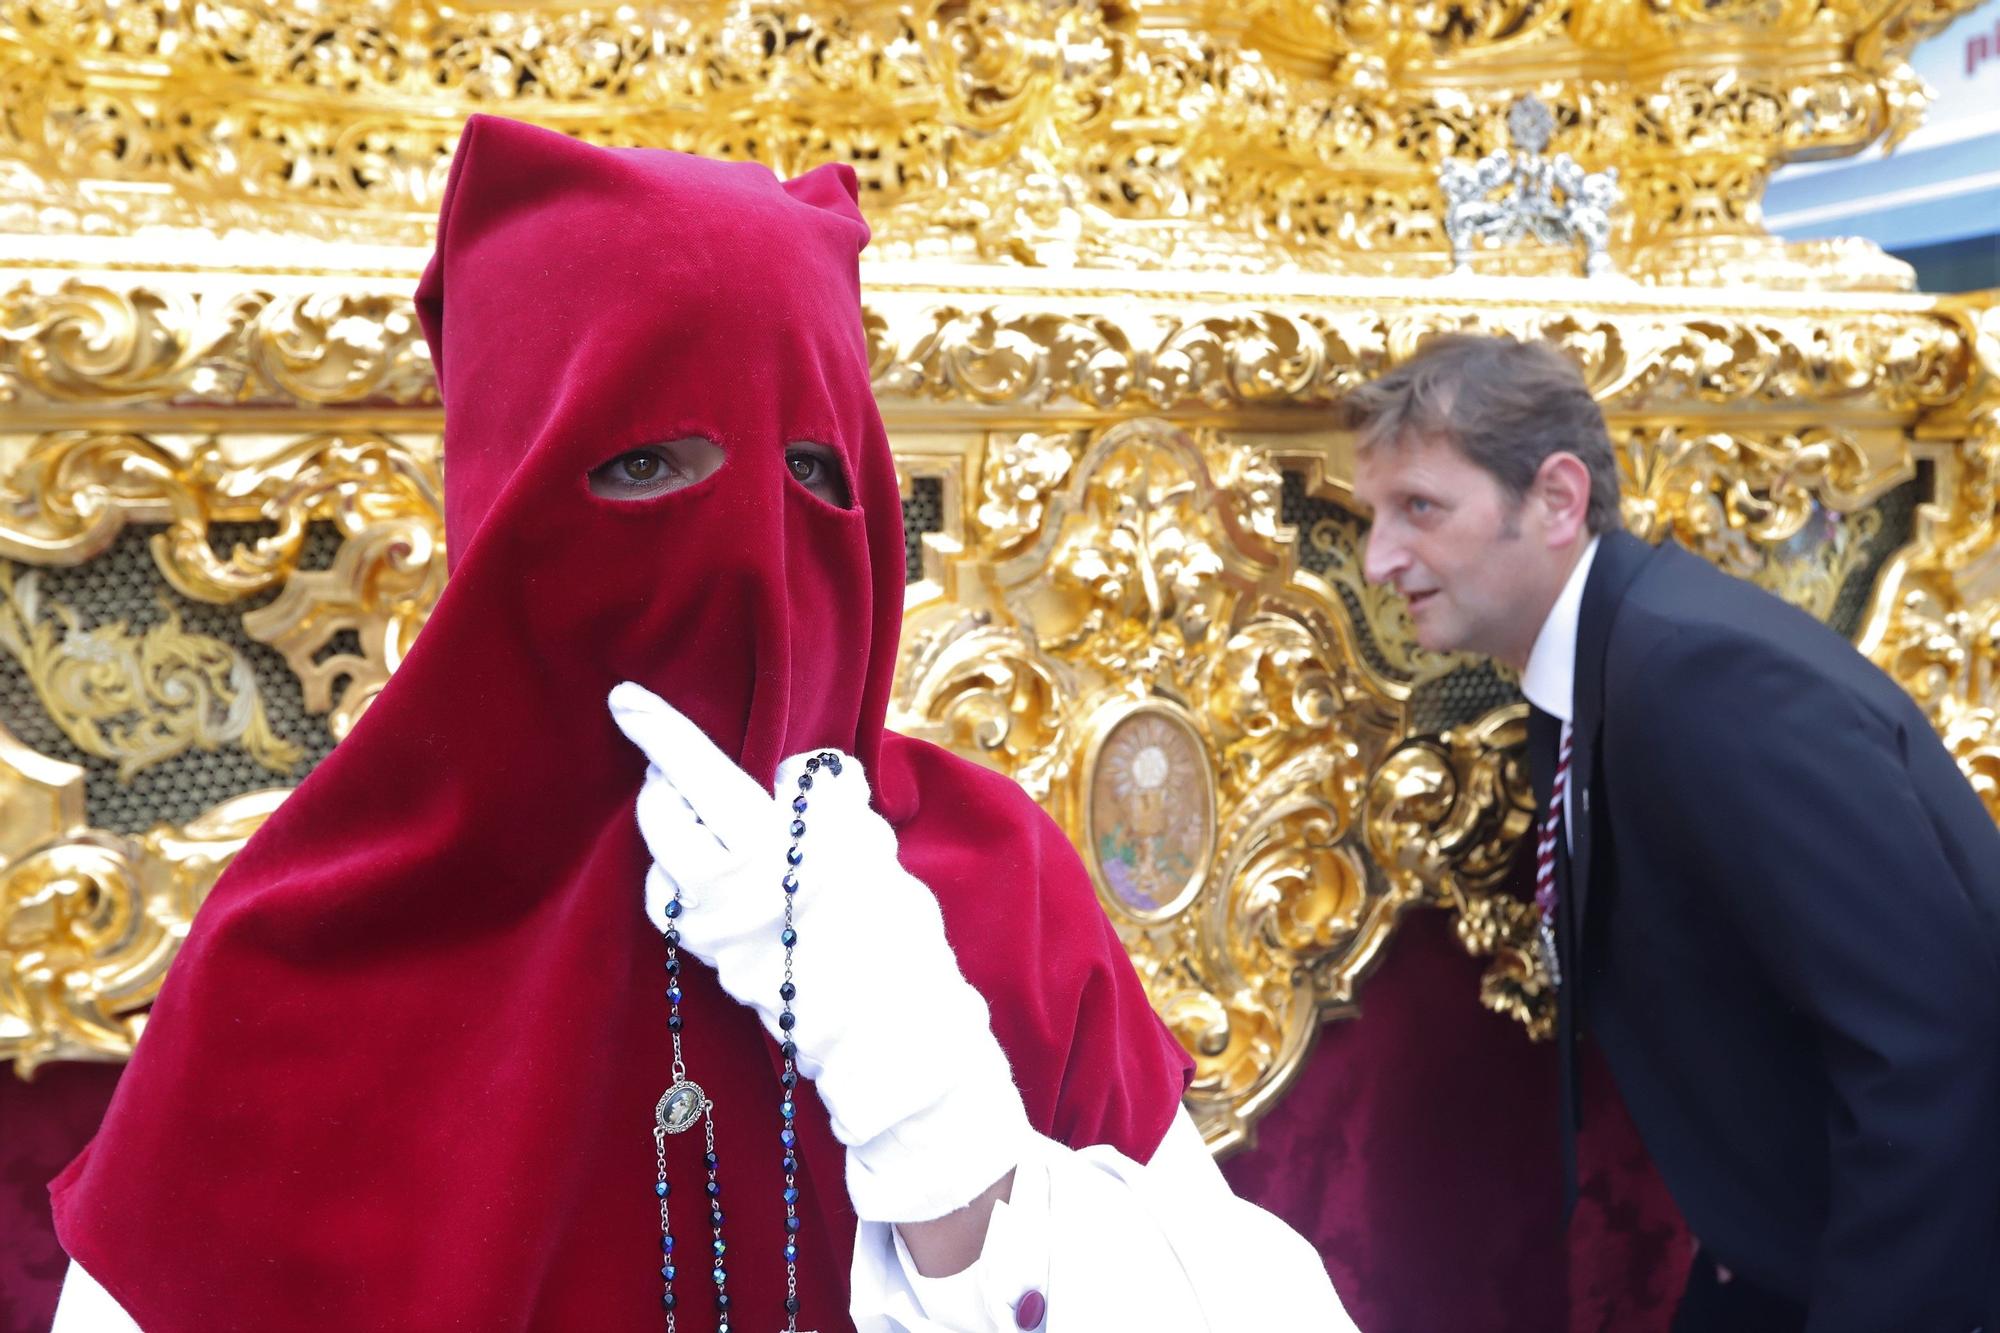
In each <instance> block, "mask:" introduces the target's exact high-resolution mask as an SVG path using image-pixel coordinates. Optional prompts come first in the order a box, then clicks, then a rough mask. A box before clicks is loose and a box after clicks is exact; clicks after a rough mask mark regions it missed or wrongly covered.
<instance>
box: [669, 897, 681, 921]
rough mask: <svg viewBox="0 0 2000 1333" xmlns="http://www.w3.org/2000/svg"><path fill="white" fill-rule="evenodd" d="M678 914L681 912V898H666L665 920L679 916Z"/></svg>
mask: <svg viewBox="0 0 2000 1333" xmlns="http://www.w3.org/2000/svg"><path fill="white" fill-rule="evenodd" d="M680 914H681V900H680V899H678V898H669V899H667V920H669V921H672V920H674V919H676V918H677V917H679V916H680Z"/></svg>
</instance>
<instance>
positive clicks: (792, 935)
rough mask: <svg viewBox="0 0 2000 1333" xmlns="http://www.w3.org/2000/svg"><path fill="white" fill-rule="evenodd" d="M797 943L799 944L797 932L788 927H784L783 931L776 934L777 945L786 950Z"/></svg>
mask: <svg viewBox="0 0 2000 1333" xmlns="http://www.w3.org/2000/svg"><path fill="white" fill-rule="evenodd" d="M798 942H799V932H797V931H796V930H793V929H792V928H791V927H790V926H786V927H785V928H784V929H783V930H781V931H779V932H778V943H780V944H782V945H784V946H785V947H786V948H787V949H789V948H791V947H792V946H793V945H795V944H797V943H798Z"/></svg>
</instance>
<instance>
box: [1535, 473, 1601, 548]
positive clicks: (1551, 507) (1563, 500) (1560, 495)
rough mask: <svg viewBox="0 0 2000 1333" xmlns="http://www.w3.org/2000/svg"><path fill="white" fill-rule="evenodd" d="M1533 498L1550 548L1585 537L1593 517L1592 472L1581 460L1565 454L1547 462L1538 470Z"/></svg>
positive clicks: (1565, 544)
mask: <svg viewBox="0 0 2000 1333" xmlns="http://www.w3.org/2000/svg"><path fill="white" fill-rule="evenodd" d="M1534 494H1535V497H1536V499H1537V500H1538V501H1539V502H1540V503H1541V506H1542V510H1543V513H1544V515H1545V516H1546V520H1547V522H1546V527H1547V530H1548V535H1549V544H1550V545H1551V546H1567V545H1569V544H1570V543H1571V542H1573V541H1575V540H1577V539H1578V537H1580V536H1581V535H1582V533H1583V530H1584V526H1585V520H1586V518H1587V516H1588V515H1589V513H1590V469H1589V468H1587V467H1585V466H1584V465H1583V460H1582V459H1580V458H1578V457H1577V456H1576V455H1575V454H1571V453H1562V452H1557V453H1553V454H1550V455H1549V456H1548V457H1547V458H1544V459H1543V460H1542V465H1541V467H1539V468H1537V469H1536V470H1535V484H1534Z"/></svg>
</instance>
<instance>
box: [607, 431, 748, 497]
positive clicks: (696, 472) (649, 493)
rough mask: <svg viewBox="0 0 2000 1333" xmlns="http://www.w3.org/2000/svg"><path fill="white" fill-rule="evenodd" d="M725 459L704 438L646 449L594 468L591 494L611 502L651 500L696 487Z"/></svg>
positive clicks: (718, 450)
mask: <svg viewBox="0 0 2000 1333" xmlns="http://www.w3.org/2000/svg"><path fill="white" fill-rule="evenodd" d="M722 458H723V454H722V450H721V448H720V447H719V446H717V445H715V444H714V443H712V442H710V441H708V440H704V439H700V438H689V439H685V440H673V441H669V442H667V443H664V444H648V445H642V446H641V447H639V448H637V449H628V450H626V451H625V452H624V453H622V454H618V455H616V456H615V457H612V458H609V459H607V460H605V461H604V462H602V463H599V464H598V465H597V466H596V467H594V468H592V469H591V470H590V473H589V481H590V490H591V493H592V494H593V495H599V496H602V497H604V498H605V499H607V500H647V499H651V498H652V497H653V496H655V495H664V494H666V493H667V492H668V491H677V490H680V489H682V488H683V487H686V486H692V485H694V483H696V482H697V481H700V480H701V479H702V478H704V477H706V476H708V475H709V474H710V473H712V472H714V471H715V470H716V469H717V468H718V467H721V466H722Z"/></svg>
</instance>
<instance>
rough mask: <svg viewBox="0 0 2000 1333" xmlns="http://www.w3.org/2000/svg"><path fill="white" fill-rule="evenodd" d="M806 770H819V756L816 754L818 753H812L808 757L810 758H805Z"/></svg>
mask: <svg viewBox="0 0 2000 1333" xmlns="http://www.w3.org/2000/svg"><path fill="white" fill-rule="evenodd" d="M806 772H808V773H817V772H819V756H818V755H814V756H813V757H812V758H810V759H808V760H806Z"/></svg>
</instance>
